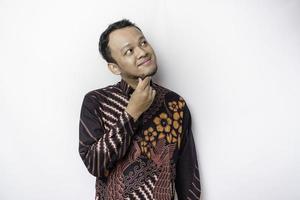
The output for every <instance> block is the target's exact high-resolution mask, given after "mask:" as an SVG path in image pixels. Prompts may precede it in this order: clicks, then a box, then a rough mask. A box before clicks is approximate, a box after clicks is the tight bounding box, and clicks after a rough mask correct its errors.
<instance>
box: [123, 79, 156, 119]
mask: <svg viewBox="0 0 300 200" xmlns="http://www.w3.org/2000/svg"><path fill="white" fill-rule="evenodd" d="M150 80H151V77H149V76H147V77H146V78H145V79H144V80H142V79H141V78H139V83H138V85H137V87H136V88H135V90H134V92H133V93H132V95H131V97H130V99H129V102H128V105H127V108H126V109H125V110H126V111H127V112H128V113H129V114H130V115H131V116H132V117H133V118H134V121H136V120H137V119H138V118H139V117H140V115H142V113H143V112H145V111H146V110H147V109H148V108H149V107H150V105H151V104H152V102H153V100H154V97H155V94H156V90H154V89H153V88H152V87H151V86H150Z"/></svg>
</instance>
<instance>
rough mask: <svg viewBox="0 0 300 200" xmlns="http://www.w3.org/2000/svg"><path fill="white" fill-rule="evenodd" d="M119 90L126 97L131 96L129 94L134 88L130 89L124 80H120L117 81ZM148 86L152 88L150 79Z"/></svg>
mask: <svg viewBox="0 0 300 200" xmlns="http://www.w3.org/2000/svg"><path fill="white" fill-rule="evenodd" d="M118 85H119V87H120V89H121V90H122V92H123V93H124V94H125V95H126V96H128V97H129V96H131V94H132V93H133V92H134V90H135V89H134V88H133V87H131V85H129V84H128V83H127V82H126V81H125V80H124V79H121V81H119V83H118ZM150 85H151V86H153V81H152V79H151V80H150Z"/></svg>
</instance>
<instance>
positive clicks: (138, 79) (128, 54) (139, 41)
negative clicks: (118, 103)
mask: <svg viewBox="0 0 300 200" xmlns="http://www.w3.org/2000/svg"><path fill="white" fill-rule="evenodd" d="M108 47H109V48H110V51H111V55H112V57H113V58H114V60H115V61H116V63H108V68H109V69H110V71H111V72H112V73H113V74H116V75H120V76H121V77H122V79H124V80H125V81H126V82H127V83H128V84H129V85H130V86H132V87H133V88H134V89H135V91H134V92H133V93H132V95H131V97H130V99H129V102H128V105H127V107H126V109H125V111H126V112H127V113H129V114H130V115H131V116H132V117H133V118H134V121H136V120H137V119H138V118H139V117H140V115H141V114H142V113H143V112H145V111H146V110H148V108H149V107H150V106H151V104H152V103H153V100H154V97H155V95H156V91H155V90H154V89H153V88H152V87H151V85H150V80H151V77H152V76H153V75H154V74H155V73H156V71H157V64H156V56H155V52H154V50H153V48H152V47H151V45H150V44H149V43H148V42H147V40H146V38H145V36H144V35H143V33H142V32H141V31H140V30H138V29H137V28H135V27H132V26H131V27H125V28H122V29H118V30H115V31H113V32H112V33H110V35H109V43H108ZM145 61H148V62H146V63H145Z"/></svg>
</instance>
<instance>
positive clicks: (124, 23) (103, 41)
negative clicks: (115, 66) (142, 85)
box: [98, 19, 141, 63]
mask: <svg viewBox="0 0 300 200" xmlns="http://www.w3.org/2000/svg"><path fill="white" fill-rule="evenodd" d="M129 26H133V27H136V28H137V29H138V30H140V31H141V29H140V28H139V27H137V26H136V25H135V24H134V23H132V22H131V21H129V20H128V19H122V20H119V21H116V22H114V23H112V24H110V25H109V26H108V27H107V28H106V29H105V31H104V32H103V33H102V34H101V36H100V39H99V47H98V48H99V52H100V54H101V56H102V57H103V58H104V60H106V62H112V63H116V61H115V60H114V59H113V57H112V56H111V51H110V49H109V47H108V42H109V34H110V33H111V32H113V31H114V30H117V29H121V28H125V27H129Z"/></svg>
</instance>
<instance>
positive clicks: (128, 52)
mask: <svg viewBox="0 0 300 200" xmlns="http://www.w3.org/2000/svg"><path fill="white" fill-rule="evenodd" d="M131 53H132V49H128V50H126V51H125V53H124V55H130V54H131Z"/></svg>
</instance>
